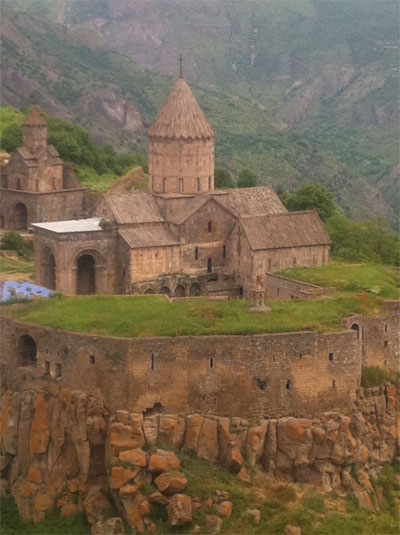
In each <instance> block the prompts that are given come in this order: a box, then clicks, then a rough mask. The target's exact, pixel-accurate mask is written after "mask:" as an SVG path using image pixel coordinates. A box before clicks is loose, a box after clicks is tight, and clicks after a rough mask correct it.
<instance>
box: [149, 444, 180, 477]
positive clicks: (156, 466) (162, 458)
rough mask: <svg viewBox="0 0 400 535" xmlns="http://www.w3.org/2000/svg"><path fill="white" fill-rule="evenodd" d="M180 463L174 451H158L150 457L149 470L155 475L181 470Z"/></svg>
mask: <svg viewBox="0 0 400 535" xmlns="http://www.w3.org/2000/svg"><path fill="white" fill-rule="evenodd" d="M180 464H181V463H180V461H179V459H178V457H177V456H176V455H175V453H173V452H172V451H164V450H157V451H156V453H153V455H152V456H151V457H150V461H149V467H148V470H149V471H150V472H153V473H160V472H169V471H170V470H179V467H180Z"/></svg>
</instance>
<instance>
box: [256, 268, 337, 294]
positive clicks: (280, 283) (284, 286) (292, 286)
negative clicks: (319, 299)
mask: <svg viewBox="0 0 400 535" xmlns="http://www.w3.org/2000/svg"><path fill="white" fill-rule="evenodd" d="M333 291H334V289H333V288H322V287H320V286H315V285H314V284H308V283H306V282H302V281H298V280H293V279H288V278H286V277H281V276H280V275H274V274H272V273H267V286H266V292H265V298H266V299H271V300H274V299H311V298H312V297H314V296H315V295H327V294H331V293H332V292H333Z"/></svg>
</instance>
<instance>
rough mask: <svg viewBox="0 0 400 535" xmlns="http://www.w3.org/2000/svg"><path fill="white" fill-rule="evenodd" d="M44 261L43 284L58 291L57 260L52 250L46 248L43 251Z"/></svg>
mask: <svg viewBox="0 0 400 535" xmlns="http://www.w3.org/2000/svg"><path fill="white" fill-rule="evenodd" d="M42 258H43V260H42V264H41V269H42V273H41V277H40V279H41V284H43V286H45V287H46V288H49V289H50V290H55V289H56V260H55V258H54V255H53V253H52V252H51V250H50V249H49V248H48V247H46V248H45V249H44V250H43V257H42Z"/></svg>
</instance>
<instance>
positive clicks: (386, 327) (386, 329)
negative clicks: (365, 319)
mask: <svg viewBox="0 0 400 535" xmlns="http://www.w3.org/2000/svg"><path fill="white" fill-rule="evenodd" d="M387 332H388V326H387V324H385V333H387Z"/></svg>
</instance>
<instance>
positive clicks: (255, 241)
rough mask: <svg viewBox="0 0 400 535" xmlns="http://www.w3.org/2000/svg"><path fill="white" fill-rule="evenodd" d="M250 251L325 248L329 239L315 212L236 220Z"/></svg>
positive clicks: (248, 217) (288, 213) (287, 213)
mask: <svg viewBox="0 0 400 535" xmlns="http://www.w3.org/2000/svg"><path fill="white" fill-rule="evenodd" d="M240 223H241V225H242V227H243V230H244V232H245V234H246V236H247V239H248V240H249V243H250V247H251V248H252V249H253V250H260V249H282V248H286V247H306V246H311V245H329V244H330V243H331V240H330V238H329V236H328V233H327V232H326V230H325V227H324V224H323V223H322V221H321V219H320V217H319V215H318V212H317V211H316V210H310V211H305V212H286V213H283V214H276V215H270V216H247V217H243V218H241V219H240Z"/></svg>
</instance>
